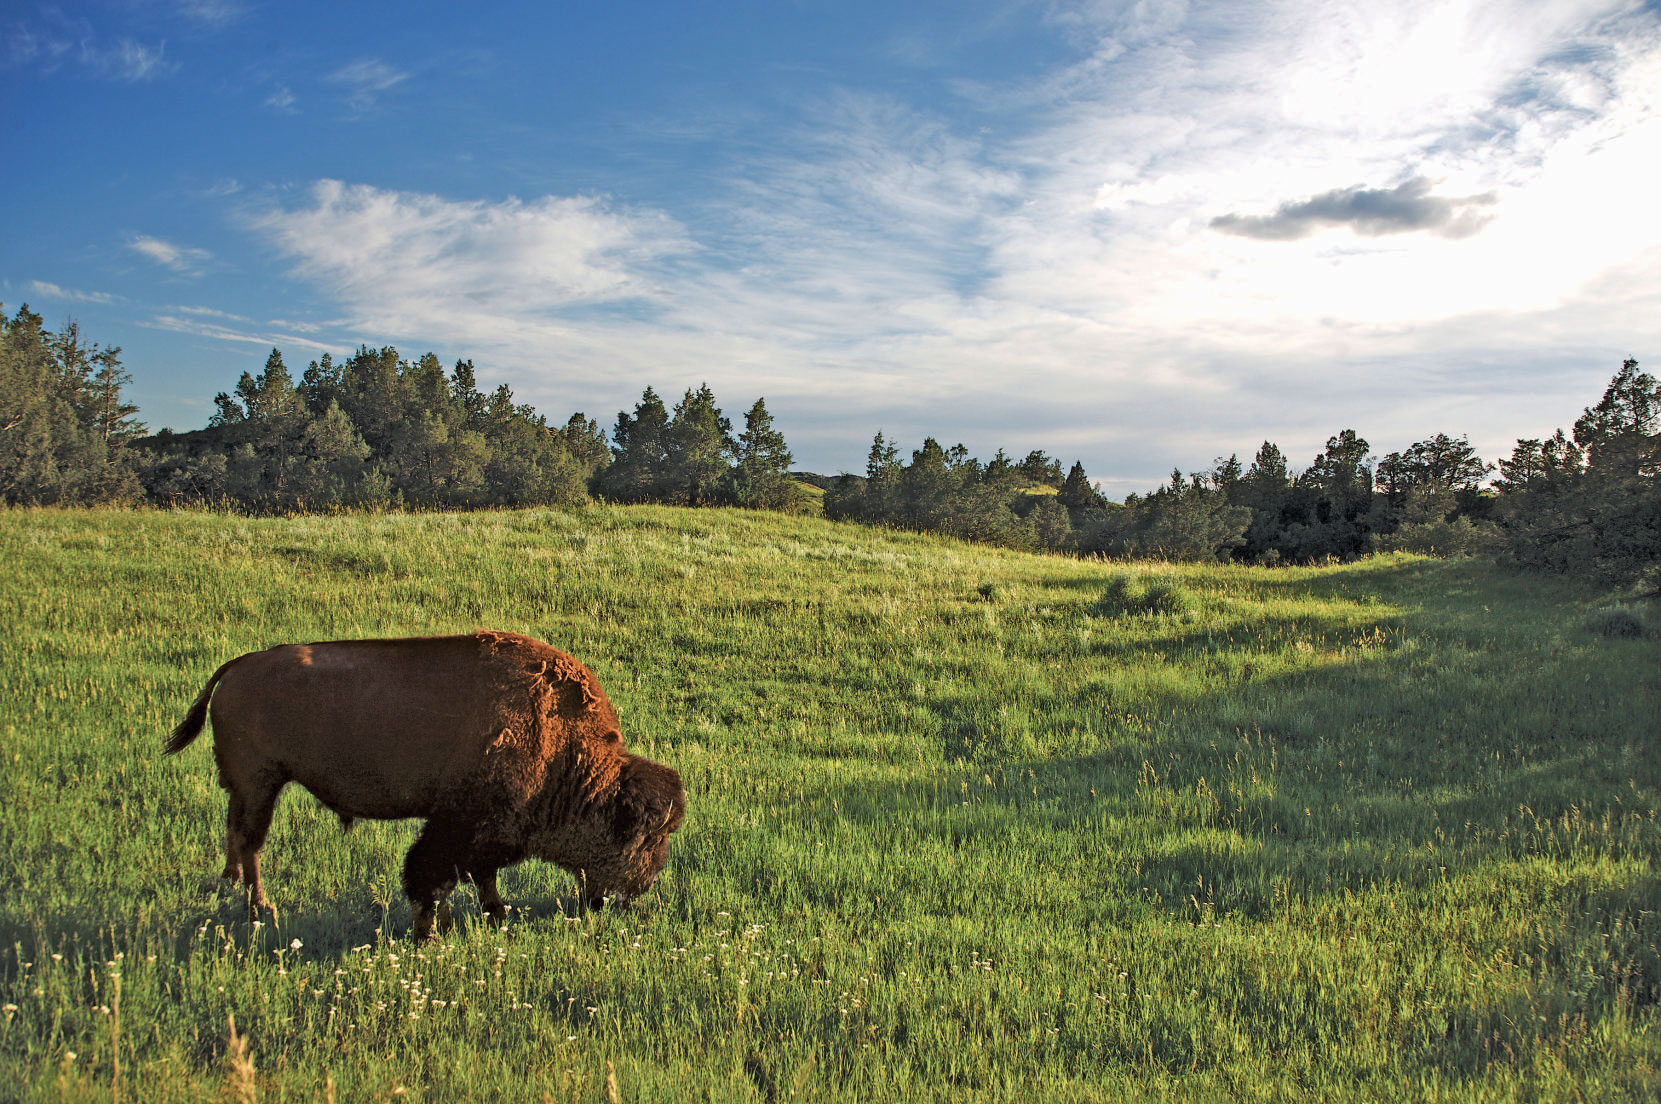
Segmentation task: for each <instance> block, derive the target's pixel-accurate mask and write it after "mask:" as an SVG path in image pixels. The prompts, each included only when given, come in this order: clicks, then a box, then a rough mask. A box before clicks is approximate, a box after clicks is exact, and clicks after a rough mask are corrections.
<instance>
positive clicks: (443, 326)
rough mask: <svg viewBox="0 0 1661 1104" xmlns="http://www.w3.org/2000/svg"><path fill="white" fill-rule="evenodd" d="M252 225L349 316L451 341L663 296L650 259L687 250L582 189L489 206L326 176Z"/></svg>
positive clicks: (653, 218) (658, 228)
mask: <svg viewBox="0 0 1661 1104" xmlns="http://www.w3.org/2000/svg"><path fill="white" fill-rule="evenodd" d="M255 225H256V226H257V227H258V228H259V229H261V230H262V231H263V232H265V233H266V234H267V235H268V236H269V237H270V239H271V240H272V241H273V242H274V243H275V244H276V246H277V247H278V248H279V249H280V250H281V251H282V252H283V253H285V254H287V255H288V256H290V257H291V258H293V260H294V262H295V271H296V272H297V273H299V274H300V275H302V276H304V277H306V278H307V279H310V280H312V281H315V282H317V283H319V284H321V285H323V286H325V287H327V288H329V289H330V290H331V291H332V292H333V293H334V294H335V295H336V296H337V297H338V298H339V299H340V301H341V303H342V304H343V305H344V306H345V307H346V308H347V309H348V310H350V311H351V312H352V314H353V316H354V319H355V320H356V322H357V324H359V325H361V326H363V327H366V328H368V329H370V330H372V331H375V332H381V333H389V334H407V333H421V332H428V333H434V334H437V335H439V336H442V337H444V338H446V339H449V340H493V339H494V335H495V334H496V333H498V332H500V330H501V328H502V327H507V328H510V329H511V328H514V325H515V320H518V321H519V322H535V323H539V324H549V323H557V322H559V320H560V319H561V318H562V317H564V316H565V315H566V314H568V313H569V312H570V311H572V310H575V309H578V308H585V307H595V306H599V305H606V304H610V305H618V304H630V303H633V304H639V303H644V302H651V301H654V300H657V299H660V298H661V297H662V295H663V294H664V292H663V288H662V286H661V284H660V283H659V275H658V273H657V266H659V265H660V263H662V262H664V261H666V260H667V259H669V258H671V257H673V256H674V255H676V254H678V253H680V252H682V251H684V250H685V249H686V248H687V243H686V241H685V239H684V236H683V235H682V233H681V230H680V228H679V227H678V226H677V225H676V224H675V223H674V222H673V221H672V220H671V219H669V218H668V217H666V216H664V215H662V214H659V213H656V212H651V211H640V212H635V211H619V210H614V209H612V208H610V207H608V206H607V205H606V204H605V203H604V202H603V201H601V200H599V199H595V198H590V197H583V196H575V197H553V196H549V197H544V198H542V199H539V200H534V201H531V202H522V201H520V200H517V199H507V200H503V201H501V202H497V203H485V202H478V201H457V200H447V199H443V198H440V197H438V196H432V195H421V194H417V193H413V192H397V191H387V190H383V189H379V188H374V187H370V186H367V185H348V184H344V183H341V182H340V181H334V180H325V181H322V182H320V183H318V184H317V185H316V186H315V187H314V188H313V189H312V190H311V194H310V196H309V197H308V199H307V202H306V203H305V204H303V205H301V206H298V207H294V208H286V209H276V210H271V211H268V212H266V213H265V214H263V215H261V216H259V217H258V218H257V219H256V221H255Z"/></svg>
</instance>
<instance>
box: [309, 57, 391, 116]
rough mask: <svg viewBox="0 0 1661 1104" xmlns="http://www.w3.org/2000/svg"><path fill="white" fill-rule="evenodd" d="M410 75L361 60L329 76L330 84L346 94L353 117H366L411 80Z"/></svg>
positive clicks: (368, 59)
mask: <svg viewBox="0 0 1661 1104" xmlns="http://www.w3.org/2000/svg"><path fill="white" fill-rule="evenodd" d="M409 77H410V75H409V74H408V73H406V72H404V71H402V70H400V69H394V68H393V67H392V66H390V65H388V64H387V63H386V62H384V61H382V60H380V59H379V58H362V59H359V60H358V61H354V62H352V63H351V64H350V65H346V66H344V67H342V68H340V69H337V70H335V71H334V72H333V73H331V74H329V76H328V77H326V78H324V79H326V80H327V81H328V82H329V83H330V84H334V85H338V86H340V87H341V88H342V89H344V90H345V93H346V105H347V106H348V107H349V108H351V109H352V111H353V113H354V114H359V115H362V114H367V113H368V112H370V111H372V110H373V109H374V108H375V107H376V106H378V105H379V103H380V100H381V95H382V94H383V93H385V92H386V91H387V90H389V89H392V88H395V87H397V86H398V85H400V84H402V83H403V82H404V81H406V80H408V79H409Z"/></svg>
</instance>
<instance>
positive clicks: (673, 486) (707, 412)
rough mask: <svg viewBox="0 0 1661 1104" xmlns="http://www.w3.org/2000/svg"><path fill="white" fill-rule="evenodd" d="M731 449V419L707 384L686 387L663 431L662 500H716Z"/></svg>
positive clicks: (711, 502)
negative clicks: (719, 405) (694, 389)
mask: <svg viewBox="0 0 1661 1104" xmlns="http://www.w3.org/2000/svg"><path fill="white" fill-rule="evenodd" d="M734 448H735V444H734V441H733V439H732V422H731V421H730V420H729V419H727V418H726V417H724V416H723V415H722V414H721V408H720V407H718V406H716V405H715V393H714V392H713V391H711V390H710V389H709V384H707V383H705V384H701V385H699V387H698V390H696V391H693V390H691V389H688V390H687V392H686V394H685V396H683V397H682V399H681V401H680V402H678V403H676V404H675V415H674V417H673V418H672V419H671V420H670V422H669V427H668V429H667V430H666V432H665V434H664V452H665V457H664V484H663V488H662V490H661V491H660V492H659V494H660V496H661V498H662V500H663V501H665V502H673V503H677V504H679V505H682V506H710V505H714V504H716V503H718V502H720V501H721V499H722V497H723V487H724V485H725V484H726V482H727V473H728V471H729V470H730V468H731V466H732V465H731V463H730V457H731V456H732V454H733V451H734Z"/></svg>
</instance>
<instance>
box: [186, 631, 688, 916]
mask: <svg viewBox="0 0 1661 1104" xmlns="http://www.w3.org/2000/svg"><path fill="white" fill-rule="evenodd" d="M210 703H211V713H210ZM210 716H211V719H212V722H213V753H214V759H215V761H216V762H217V763H218V764H219V783H220V785H222V786H223V787H224V788H225V789H226V790H227V791H229V793H230V810H229V813H228V815H227V818H226V829H227V838H226V841H225V870H224V877H226V878H228V879H230V880H231V881H232V882H233V883H235V882H239V881H242V882H246V883H247V886H248V904H249V910H250V912H251V913H255V914H257V911H258V910H259V909H260V908H269V907H270V903H269V902H268V901H267V900H266V897H265V890H264V887H263V886H262V885H261V882H260V847H261V846H262V845H263V844H264V842H265V836H266V832H267V831H268V829H269V828H270V826H271V814H272V811H273V810H274V809H275V807H276V803H277V795H278V793H279V792H280V791H281V790H282V788H283V787H284V786H285V785H287V784H288V783H290V782H298V783H299V784H300V785H302V786H304V787H305V788H306V789H308V790H310V791H311V792H312V793H313V794H314V795H315V796H316V797H317V799H318V800H319V801H321V802H322V803H323V804H324V805H325V806H327V807H328V808H329V809H331V810H333V811H334V812H335V814H336V815H338V816H339V817H340V820H341V824H342V825H343V826H344V827H348V828H349V827H351V824H352V821H353V819H354V818H357V817H370V818H377V819H394V818H402V817H422V818H425V820H426V825H425V826H424V827H423V828H422V830H421V833H420V835H419V836H418V837H417V838H416V840H415V843H414V845H413V846H412V847H411V848H410V850H409V853H408V855H406V856H405V858H404V876H403V883H404V892H405V893H407V894H408V895H409V900H410V909H411V912H412V915H413V924H412V934H413V935H414V937H415V938H417V939H426V938H429V937H431V935H432V934H433V928H434V925H435V923H436V924H437V925H438V926H439V927H441V928H442V927H444V926H446V925H447V924H448V919H449V909H448V905H447V904H446V901H447V898H448V897H449V894H450V891H451V890H452V889H454V888H455V886H456V884H457V882H458V881H461V880H463V879H467V878H470V879H471V880H472V881H473V882H474V884H475V885H477V887H478V891H479V904H480V906H481V908H483V910H484V911H485V912H486V913H487V914H489V915H490V916H492V917H493V918H495V919H496V920H498V921H499V920H501V919H502V918H503V917H504V916H505V914H506V906H505V905H504V904H503V902H502V898H501V895H500V894H499V893H498V892H497V889H496V874H497V871H499V870H501V869H502V868H504V867H507V866H512V865H513V864H514V863H517V862H520V861H522V860H524V859H527V858H538V859H543V860H545V861H547V862H553V863H558V864H559V865H560V866H562V867H564V868H565V869H567V870H569V871H571V872H572V873H573V874H575V875H576V876H577V880H578V882H579V883H580V884H581V886H582V889H583V896H584V900H585V901H586V902H587V903H588V904H589V905H590V906H591V907H594V908H598V907H600V906H601V905H602V904H603V903H604V901H605V900H606V898H607V897H610V898H612V900H613V903H614V904H626V903H627V902H628V900H629V899H630V898H633V897H636V896H638V895H640V894H641V893H644V892H645V891H646V890H647V889H649V888H651V886H652V883H653V882H654V881H656V880H657V876H658V873H659V872H660V871H661V870H662V869H663V864H664V861H665V860H666V858H667V857H668V852H669V837H670V835H671V833H673V832H674V831H675V829H676V828H678V827H680V824H681V819H682V818H683V817H684V816H685V812H686V794H685V791H684V790H683V789H682V787H681V778H680V775H679V774H677V773H676V772H675V771H674V770H672V769H671V768H669V767H666V766H664V765H662V764H660V763H654V762H652V761H651V760H648V759H642V758H640V757H639V756H635V755H630V754H629V753H628V752H627V751H626V750H625V749H624V746H623V736H622V731H621V729H620V728H619V726H618V723H617V714H616V712H615V711H614V710H613V709H612V707H611V702H609V701H608V700H607V699H606V695H605V693H604V692H603V691H602V690H601V689H600V685H599V683H598V682H596V681H595V679H594V675H593V674H592V673H591V672H590V671H589V670H588V668H587V667H585V666H583V665H582V664H581V663H579V662H578V661H577V660H575V659H573V658H572V657H571V656H569V655H566V654H565V653H564V652H562V651H559V650H558V649H556V648H552V647H549V646H548V645H547V644H544V643H542V642H540V641H537V640H532V639H530V638H528V637H524V636H519V635H517V634H514V633H503V632H476V633H471V634H469V635H465V636H441V637H423V638H414V639H404V640H340V641H331V642H327V643H319V644H286V645H282V646H280V647H275V648H268V649H266V650H265V651H263V652H250V653H248V654H247V655H243V656H239V657H237V658H236V659H233V660H231V661H230V662H229V663H226V664H225V665H224V666H223V667H221V668H219V670H217V671H215V672H214V673H213V676H212V677H211V678H209V679H208V683H207V685H206V686H204V687H203V688H202V692H201V693H200V694H199V695H197V698H196V701H195V702H194V703H193V704H192V705H191V707H190V712H189V713H187V714H186V715H185V718H184V720H182V721H181V722H179V726H178V727H177V728H175V729H174V730H173V734H172V736H171V737H170V738H169V739H168V741H167V746H166V750H167V753H168V754H174V753H176V752H179V751H182V750H183V749H184V748H185V747H186V746H188V745H189V744H190V743H191V741H193V740H194V739H196V737H197V736H198V735H199V734H200V733H201V731H202V726H203V723H204V721H205V720H207V719H208V718H209V717H210Z"/></svg>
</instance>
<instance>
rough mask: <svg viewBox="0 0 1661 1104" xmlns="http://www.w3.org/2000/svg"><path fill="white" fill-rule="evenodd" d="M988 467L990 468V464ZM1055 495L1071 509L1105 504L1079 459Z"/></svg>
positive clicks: (1099, 506)
mask: <svg viewBox="0 0 1661 1104" xmlns="http://www.w3.org/2000/svg"><path fill="white" fill-rule="evenodd" d="M1000 455H1001V450H1000ZM988 467H989V469H990V465H989V466H988ZM1055 497H1056V501H1057V502H1059V503H1060V504H1061V505H1062V506H1065V507H1066V508H1067V509H1068V510H1070V511H1078V510H1095V509H1100V508H1101V506H1102V504H1103V499H1102V496H1101V494H1100V493H1099V492H1098V491H1097V490H1096V488H1095V487H1092V486H1091V485H1090V477H1089V476H1087V475H1085V474H1084V464H1083V463H1081V462H1080V461H1077V460H1075V461H1073V466H1072V468H1071V469H1069V470H1068V472H1067V478H1066V479H1065V480H1064V481H1063V482H1062V484H1061V490H1060V491H1058V492H1056V496H1055Z"/></svg>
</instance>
